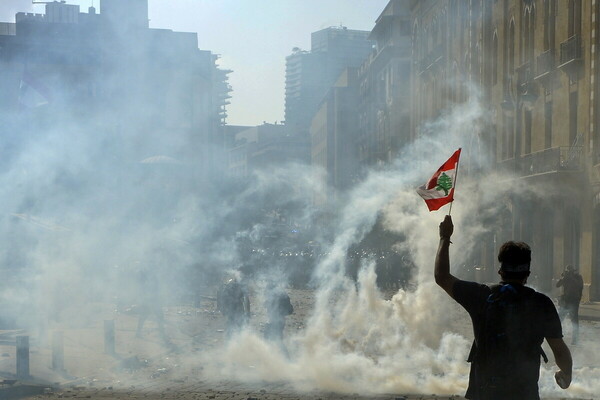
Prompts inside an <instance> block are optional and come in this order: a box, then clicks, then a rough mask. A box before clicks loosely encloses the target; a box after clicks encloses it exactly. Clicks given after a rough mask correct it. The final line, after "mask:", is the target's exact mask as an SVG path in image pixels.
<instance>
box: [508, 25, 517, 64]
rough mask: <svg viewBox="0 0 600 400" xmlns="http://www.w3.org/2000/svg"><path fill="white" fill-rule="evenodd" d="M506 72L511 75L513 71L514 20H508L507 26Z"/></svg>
mask: <svg viewBox="0 0 600 400" xmlns="http://www.w3.org/2000/svg"><path fill="white" fill-rule="evenodd" d="M507 46H508V57H507V58H508V71H507V72H508V74H510V75H512V74H513V73H514V72H515V20H514V19H513V20H511V21H510V25H509V27H508V42H507Z"/></svg>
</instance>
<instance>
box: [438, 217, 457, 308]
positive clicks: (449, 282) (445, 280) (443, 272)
mask: <svg viewBox="0 0 600 400" xmlns="http://www.w3.org/2000/svg"><path fill="white" fill-rule="evenodd" d="M453 232H454V224H453V223H452V217H450V216H449V215H446V218H444V220H443V221H442V223H440V244H439V246H438V250H437V254H436V256H435V270H434V276H435V283H437V284H438V285H439V286H440V287H441V288H442V289H444V290H445V291H446V293H448V294H449V295H450V297H454V296H453V294H452V288H453V287H454V283H455V282H456V281H457V278H456V277H455V276H454V275H452V274H451V273H450V254H449V253H450V252H449V249H450V237H451V236H452V233H453Z"/></svg>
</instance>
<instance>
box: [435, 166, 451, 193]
mask: <svg viewBox="0 0 600 400" xmlns="http://www.w3.org/2000/svg"><path fill="white" fill-rule="evenodd" d="M450 189H452V178H450V177H449V176H448V175H446V173H445V172H442V174H441V175H440V176H439V178H438V180H437V186H436V187H435V190H443V191H444V195H445V196H448V192H449V191H450Z"/></svg>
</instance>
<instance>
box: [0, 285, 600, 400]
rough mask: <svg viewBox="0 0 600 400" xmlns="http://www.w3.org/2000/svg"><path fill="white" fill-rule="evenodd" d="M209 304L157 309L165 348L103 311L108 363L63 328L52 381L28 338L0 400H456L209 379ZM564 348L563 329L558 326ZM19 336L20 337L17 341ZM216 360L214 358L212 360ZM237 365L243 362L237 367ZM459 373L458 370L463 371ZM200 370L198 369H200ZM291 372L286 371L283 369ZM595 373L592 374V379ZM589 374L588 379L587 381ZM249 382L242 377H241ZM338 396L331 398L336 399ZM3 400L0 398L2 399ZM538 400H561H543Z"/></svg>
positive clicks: (215, 340)
mask: <svg viewBox="0 0 600 400" xmlns="http://www.w3.org/2000/svg"><path fill="white" fill-rule="evenodd" d="M290 294H291V297H292V302H293V304H294V307H295V313H294V315H292V316H290V317H289V319H288V325H287V333H288V335H290V334H293V332H298V331H300V330H302V329H304V328H305V323H306V318H307V316H308V314H309V312H310V310H311V308H312V306H313V302H314V298H313V296H312V292H311V291H306V290H293V291H291V293H290ZM214 307H215V305H214V302H212V301H211V300H204V301H203V303H202V304H201V307H200V308H192V307H173V308H167V309H165V317H166V322H167V332H168V334H169V336H170V338H171V344H170V345H165V344H163V343H162V342H161V340H160V339H159V335H158V332H157V330H156V325H155V324H154V321H152V320H149V321H148V323H147V326H146V327H145V328H144V337H143V338H141V339H138V338H135V328H136V324H137V316H136V315H135V313H134V312H133V310H125V311H124V312H120V313H116V312H115V310H111V309H105V310H104V311H102V313H100V315H101V316H102V319H109V318H111V317H113V318H114V320H115V326H116V355H115V356H110V355H106V354H104V352H103V346H104V343H103V337H102V334H103V331H102V328H103V326H102V325H103V324H102V323H101V322H102V321H100V323H93V322H90V325H89V326H86V327H77V328H76V327H70V328H68V327H66V326H65V327H64V330H63V331H64V343H65V360H64V365H65V370H66V373H65V374H58V373H56V371H53V370H52V369H51V368H50V367H51V363H52V362H51V358H52V355H51V348H50V347H51V346H49V345H48V344H45V345H44V344H40V343H39V341H38V338H36V337H35V336H34V335H32V346H31V374H32V379H31V380H30V381H28V382H15V383H13V384H11V385H8V384H4V385H0V398H2V400H5V399H11V398H25V399H51V398H73V399H75V398H77V399H138V398H147V399H182V400H187V399H189V400H192V399H215V400H220V399H223V400H224V399H241V400H245V399H303V400H304V399H306V400H312V399H315V400H316V399H340V400H341V399H403V398H404V399H433V398H438V399H440V398H441V399H450V398H454V399H460V398H462V397H460V396H459V394H460V393H456V394H454V395H451V394H446V395H439V396H434V394H433V393H431V394H430V393H415V394H411V393H389V394H386V393H385V392H383V393H377V394H373V393H370V392H369V391H366V392H365V393H357V392H350V393H348V392H347V391H344V390H340V391H339V392H338V391H331V390H324V389H322V388H319V385H318V384H315V383H314V382H313V383H312V384H311V383H310V382H304V384H303V383H302V380H301V379H298V380H293V381H289V382H286V381H276V380H271V379H268V377H265V379H263V380H249V379H248V378H247V377H243V376H240V379H239V380H238V379H232V378H231V377H230V376H227V374H224V375H223V376H222V377H219V376H215V374H214V371H212V372H209V371H208V369H209V367H208V365H209V364H210V361H209V360H208V359H207V354H208V355H209V356H208V357H211V356H210V354H211V351H214V350H216V351H221V350H222V349H223V348H225V347H226V346H224V345H225V343H224V340H225V338H224V332H223V329H224V322H223V318H222V317H221V315H220V314H219V313H218V312H216V310H215V308H214ZM455 311H456V313H457V316H458V318H456V319H455V321H456V322H455V324H453V326H452V327H451V328H452V330H453V331H455V332H458V333H460V334H461V335H464V336H465V337H466V338H467V340H469V341H470V340H471V339H470V337H471V336H470V323H469V321H468V320H467V318H466V316H465V315H462V317H460V315H461V310H460V309H459V308H458V307H457V308H456V309H455ZM263 324H264V316H263V315H261V311H260V308H258V307H256V308H255V311H253V321H252V330H256V331H260V330H261V328H262V327H263ZM581 324H582V326H581V340H580V344H579V345H578V346H575V347H572V351H573V355H574V359H575V369H576V372H575V374H577V373H578V372H577V371H578V370H582V367H584V366H585V367H587V368H583V370H582V372H581V373H582V374H583V375H582V376H585V380H587V379H592V377H593V376H597V371H598V370H597V367H598V364H597V360H598V358H597V356H596V354H595V353H594V352H593V351H589V349H590V348H591V346H592V344H593V343H594V341H595V338H597V337H598V335H600V323H599V322H597V321H591V320H584V321H582V323H581ZM564 330H565V335H566V339H567V341H568V340H569V335H570V326H569V324H568V323H567V324H565V328H564ZM0 334H1V336H0V337H1V338H3V339H7V338H8V337H10V335H11V334H15V333H14V332H12V333H11V332H9V331H0ZM19 334H23V332H21V333H19ZM1 343H2V345H1V346H0V354H1V355H2V357H1V358H0V383H2V379H4V380H5V381H4V382H5V383H10V382H11V378H14V377H12V374H14V368H15V367H14V365H15V347H14V346H10V345H8V344H7V341H6V340H3V341H2V342H1ZM214 354H216V353H214ZM240 362H243V361H240ZM464 364H465V367H466V365H467V364H466V362H465V363H464ZM205 366H206V369H205ZM244 368H247V369H248V370H252V369H258V368H257V366H254V365H246V366H245V367H244V366H242V369H241V371H243V369H244ZM290 368H292V363H290ZM594 371H595V372H594ZM590 374H591V376H590ZM249 376H250V375H249ZM577 379H578V378H577V375H576V377H575V380H576V381H575V382H574V385H573V386H574V388H575V389H574V390H571V389H570V390H568V391H566V392H564V397H568V398H582V399H583V398H587V399H589V398H590V394H586V395H585V396H581V397H578V395H577V393H578V392H579V393H584V392H585V391H586V390H589V386H588V388H586V387H584V386H586V385H587V383H584V384H583V385H579V386H578V384H577ZM336 392H338V393H336ZM2 396H4V397H2ZM545 398H546V399H554V398H557V399H558V398H562V397H558V396H556V397H545Z"/></svg>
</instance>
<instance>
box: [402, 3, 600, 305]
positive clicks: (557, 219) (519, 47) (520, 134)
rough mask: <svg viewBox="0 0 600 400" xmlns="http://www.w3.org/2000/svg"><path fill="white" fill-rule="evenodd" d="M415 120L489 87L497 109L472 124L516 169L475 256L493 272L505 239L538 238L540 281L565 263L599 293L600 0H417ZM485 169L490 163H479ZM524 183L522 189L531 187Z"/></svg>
mask: <svg viewBox="0 0 600 400" xmlns="http://www.w3.org/2000/svg"><path fill="white" fill-rule="evenodd" d="M411 6H412V11H413V54H414V55H415V57H416V59H415V65H417V66H418V68H417V70H415V71H414V74H413V85H414V86H413V96H414V97H415V104H414V107H413V110H412V113H413V117H414V119H413V123H412V128H413V131H414V132H415V135H417V136H418V135H419V134H421V133H422V132H420V127H421V126H422V125H421V123H422V122H423V121H425V120H431V119H434V118H436V116H438V115H439V114H440V113H441V112H443V110H444V109H445V108H447V107H448V106H450V105H452V104H453V103H460V102H463V101H465V100H466V99H467V97H468V96H469V95H470V94H469V91H468V90H467V86H466V85H464V84H463V83H466V82H471V83H474V84H476V85H477V86H478V87H479V88H481V99H482V103H483V104H484V105H485V107H486V109H487V110H488V113H489V120H486V121H482V123H481V124H480V125H479V126H477V127H476V128H475V129H474V130H473V132H468V133H466V135H467V138H466V141H467V143H469V149H467V150H468V152H470V153H471V154H472V155H474V154H476V153H477V152H479V155H478V156H479V157H481V158H485V159H489V160H491V161H492V162H491V163H490V165H489V168H490V169H493V170H496V171H498V172H502V173H504V174H506V175H505V176H507V177H508V178H507V179H508V180H507V181H506V182H505V183H504V184H506V185H517V184H518V185H522V186H521V187H538V188H539V187H543V188H545V193H543V194H537V195H536V194H534V193H533V191H532V192H529V193H527V194H523V193H513V194H511V195H507V196H505V197H503V198H502V199H499V202H501V211H500V212H499V214H498V215H497V216H496V218H495V219H493V220H489V221H488V223H489V224H490V226H491V227H492V229H491V231H490V232H489V234H488V235H487V236H484V237H482V240H481V243H480V244H479V246H478V250H477V254H476V257H475V258H476V259H477V260H478V261H477V262H478V263H480V264H479V265H480V266H481V267H482V268H480V273H479V278H480V279H482V280H493V279H494V277H495V271H496V268H497V267H496V265H495V264H496V262H495V253H496V251H497V246H499V244H501V243H502V242H503V241H505V240H508V239H516V240H523V241H526V242H528V243H530V244H532V247H533V250H534V252H533V262H534V264H535V266H536V267H535V269H534V274H533V276H532V277H531V279H530V281H531V282H532V283H533V284H534V285H536V286H537V287H539V288H540V289H542V290H544V291H551V290H555V289H554V282H555V280H556V279H557V278H558V277H559V276H560V274H561V272H562V271H563V269H564V267H565V265H567V264H573V265H575V266H576V267H578V268H579V269H580V271H581V273H582V275H583V277H584V281H585V290H584V299H589V300H594V301H597V300H600V250H599V249H600V206H599V204H600V200H599V199H600V157H599V156H598V155H599V154H600V146H599V144H600V133H599V132H600V130H599V129H598V126H599V122H600V102H599V101H598V100H597V98H598V94H597V90H598V85H599V81H600V71H599V70H598V61H600V60H599V56H598V53H597V48H598V45H599V44H600V41H599V40H600V39H599V38H598V28H599V27H600V26H599V25H598V24H599V22H598V21H599V20H600V3H599V2H598V1H595V0H592V1H581V0H568V1H557V0H530V1H516V0H506V1H502V2H489V1H471V2H463V1H453V0H450V1H413V2H412V4H411ZM469 173H471V174H474V176H477V175H476V174H478V173H485V171H475V170H473V171H469ZM521 192H523V191H521Z"/></svg>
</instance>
